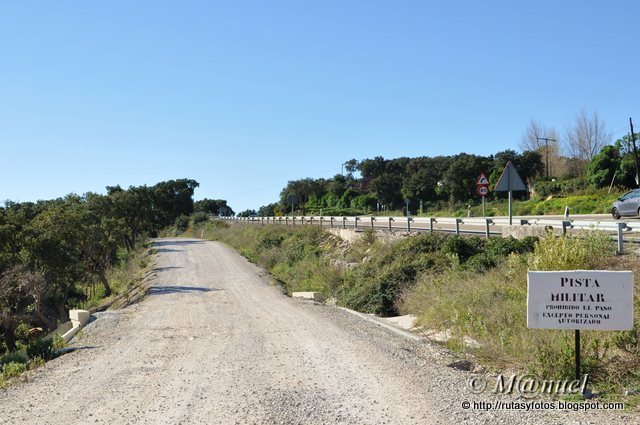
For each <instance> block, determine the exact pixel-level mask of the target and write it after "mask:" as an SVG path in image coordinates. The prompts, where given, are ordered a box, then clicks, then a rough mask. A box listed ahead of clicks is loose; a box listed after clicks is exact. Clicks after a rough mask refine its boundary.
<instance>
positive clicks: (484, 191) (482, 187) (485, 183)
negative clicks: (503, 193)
mask: <svg viewBox="0 0 640 425" xmlns="http://www.w3.org/2000/svg"><path fill="white" fill-rule="evenodd" d="M489 184H490V183H489V179H488V178H487V176H486V175H485V174H484V173H480V176H479V177H478V179H477V180H476V191H477V192H478V195H480V196H482V197H483V198H484V197H485V196H487V195H488V194H489Z"/></svg>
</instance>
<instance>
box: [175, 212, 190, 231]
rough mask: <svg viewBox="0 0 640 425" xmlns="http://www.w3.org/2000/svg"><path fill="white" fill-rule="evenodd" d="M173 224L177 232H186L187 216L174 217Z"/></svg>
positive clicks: (187, 226)
mask: <svg viewBox="0 0 640 425" xmlns="http://www.w3.org/2000/svg"><path fill="white" fill-rule="evenodd" d="M175 225H176V230H177V231H178V232H180V233H182V232H186V231H187V229H188V228H189V217H187V216H186V215H181V216H179V217H178V218H176V223H175Z"/></svg>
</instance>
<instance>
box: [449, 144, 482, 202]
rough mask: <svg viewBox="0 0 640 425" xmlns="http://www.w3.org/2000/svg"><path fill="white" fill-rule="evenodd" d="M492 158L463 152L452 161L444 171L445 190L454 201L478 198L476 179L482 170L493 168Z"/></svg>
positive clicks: (451, 200) (450, 199)
mask: <svg viewBox="0 0 640 425" xmlns="http://www.w3.org/2000/svg"><path fill="white" fill-rule="evenodd" d="M492 165H493V164H492V160H491V158H487V157H484V156H478V155H469V154H466V153H461V154H459V155H456V156H455V157H454V159H453V160H452V161H451V165H450V166H449V168H448V169H447V171H446V172H445V173H444V186H445V191H446V193H447V194H448V195H449V201H450V202H452V203H455V202H462V201H467V200H469V199H473V198H476V197H477V196H478V195H477V194H476V186H475V183H476V179H477V178H478V176H479V175H480V173H481V172H482V171H486V170H489V169H491V166H492Z"/></svg>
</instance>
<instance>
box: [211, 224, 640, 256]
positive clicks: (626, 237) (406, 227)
mask: <svg viewBox="0 0 640 425" xmlns="http://www.w3.org/2000/svg"><path fill="white" fill-rule="evenodd" d="M221 218H222V219H224V220H228V221H234V222H239V223H248V224H258V225H281V226H282V225H283V226H304V225H317V226H322V227H328V228H343V229H354V230H364V229H366V228H370V229H374V230H388V231H404V232H425V231H429V232H447V233H455V234H458V235H459V234H476V235H484V236H485V237H491V236H502V235H503V233H504V230H505V228H506V227H507V226H509V219H508V218H506V217H487V218H481V217H469V218H458V217H380V216H375V217H374V216H279V217H221ZM513 226H516V227H517V226H521V227H522V226H530V227H533V228H538V229H550V230H553V231H554V232H556V233H560V232H561V233H565V234H566V233H577V232H580V231H584V230H600V231H604V232H609V233H611V234H612V236H613V237H614V238H615V239H616V241H617V244H618V246H617V251H618V252H622V251H623V249H624V243H625V242H637V241H638V236H640V221H634V220H632V221H619V220H613V219H611V218H610V217H609V216H608V215H575V216H572V218H571V219H565V218H563V217H562V216H547V217H545V216H530V217H527V216H522V217H514V219H513Z"/></svg>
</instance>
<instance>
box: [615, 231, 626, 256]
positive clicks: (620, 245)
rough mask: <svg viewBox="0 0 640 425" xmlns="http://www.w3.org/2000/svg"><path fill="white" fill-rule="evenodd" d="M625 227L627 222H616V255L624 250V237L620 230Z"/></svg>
mask: <svg viewBox="0 0 640 425" xmlns="http://www.w3.org/2000/svg"><path fill="white" fill-rule="evenodd" d="M625 227H627V223H618V249H617V250H616V254H617V255H620V254H622V252H623V250H624V238H623V237H622V236H623V233H622V232H623V231H624V228H625Z"/></svg>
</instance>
